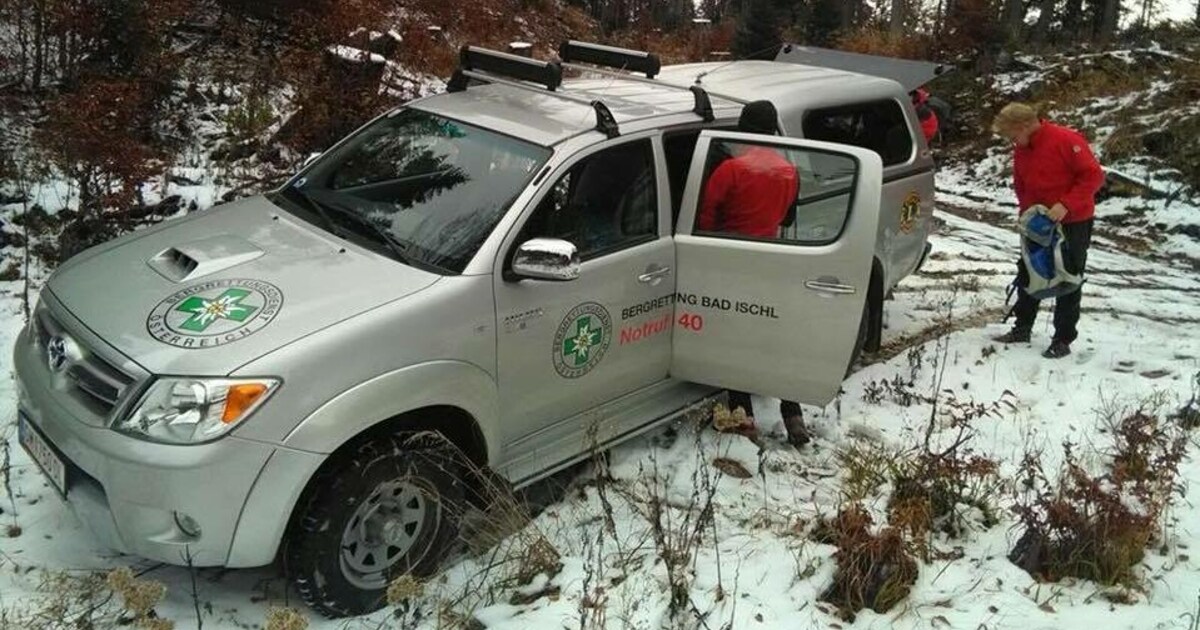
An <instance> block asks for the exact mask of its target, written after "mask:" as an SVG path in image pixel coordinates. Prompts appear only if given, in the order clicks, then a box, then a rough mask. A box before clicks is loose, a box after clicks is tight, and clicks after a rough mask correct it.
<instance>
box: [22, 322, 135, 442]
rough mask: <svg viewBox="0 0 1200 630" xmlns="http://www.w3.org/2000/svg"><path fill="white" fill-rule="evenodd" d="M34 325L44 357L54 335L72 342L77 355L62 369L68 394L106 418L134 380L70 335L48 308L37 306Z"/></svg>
mask: <svg viewBox="0 0 1200 630" xmlns="http://www.w3.org/2000/svg"><path fill="white" fill-rule="evenodd" d="M34 325H35V330H36V333H37V339H38V347H39V348H40V349H41V352H42V354H43V356H47V354H46V353H47V349H48V348H49V344H50V340H52V339H53V338H55V337H67V338H70V339H71V340H72V341H73V342H74V343H75V345H76V346H77V347H78V350H79V355H80V356H78V357H72V358H73V361H72V362H71V363H70V364H69V365H68V367H67V368H66V370H65V372H64V375H65V376H66V381H67V384H68V388H67V393H68V394H69V395H70V396H71V397H72V398H74V399H75V400H76V401H77V402H79V403H80V404H81V405H83V406H84V407H86V408H87V409H88V410H89V411H91V412H92V413H94V414H96V415H97V416H100V417H102V418H107V417H108V416H109V415H110V414H111V413H112V411H113V409H115V408H116V406H117V404H118V403H119V402H120V401H121V397H122V396H124V395H125V393H126V392H128V391H129V389H130V387H131V386H132V385H133V384H134V382H135V379H134V378H133V377H132V376H130V375H128V374H126V373H125V372H123V371H121V370H120V369H118V368H117V367H116V366H114V365H112V364H111V363H109V362H108V361H105V360H104V359H103V358H101V357H100V356H99V355H98V354H96V352H95V351H94V350H93V349H91V348H88V347H87V346H85V345H84V344H83V342H82V341H80V339H79V338H78V337H75V336H73V335H71V334H70V332H68V331H67V330H66V329H65V328H64V327H63V326H62V324H60V323H59V322H58V321H57V320H56V319H55V318H54V317H53V316H52V315H51V314H50V312H49V311H48V310H47V309H38V313H37V315H36V317H35V319H34ZM47 360H49V359H48V356H47Z"/></svg>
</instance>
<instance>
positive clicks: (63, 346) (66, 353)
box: [46, 336, 79, 373]
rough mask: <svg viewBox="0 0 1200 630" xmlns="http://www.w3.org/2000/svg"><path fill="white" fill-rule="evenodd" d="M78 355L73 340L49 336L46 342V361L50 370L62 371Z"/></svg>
mask: <svg viewBox="0 0 1200 630" xmlns="http://www.w3.org/2000/svg"><path fill="white" fill-rule="evenodd" d="M78 357H79V351H78V348H77V347H76V346H75V342H74V341H72V340H71V339H69V338H67V337H62V336H56V337H51V338H50V341H48V342H47V343H46V361H47V364H48V365H49V366H50V371H51V372H56V373H57V372H62V371H64V370H66V369H67V367H69V366H70V365H71V363H73V362H74V361H75V360H76V359H77V358H78Z"/></svg>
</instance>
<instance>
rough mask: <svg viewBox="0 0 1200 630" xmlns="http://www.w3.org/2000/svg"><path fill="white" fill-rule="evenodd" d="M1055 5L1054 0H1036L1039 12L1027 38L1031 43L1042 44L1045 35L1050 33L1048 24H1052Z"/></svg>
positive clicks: (1044, 40)
mask: <svg viewBox="0 0 1200 630" xmlns="http://www.w3.org/2000/svg"><path fill="white" fill-rule="evenodd" d="M1057 5H1058V3H1057V2H1055V0H1038V3H1037V7H1038V10H1039V11H1040V12H1041V13H1040V15H1038V19H1037V22H1036V23H1035V24H1034V25H1033V34H1032V35H1031V36H1030V38H1029V39H1030V40H1031V41H1032V42H1033V43H1035V44H1043V43H1045V42H1046V37H1047V36H1048V35H1049V34H1050V26H1051V25H1052V24H1054V18H1055V9H1056V8H1057Z"/></svg>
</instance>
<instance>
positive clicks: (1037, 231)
mask: <svg viewBox="0 0 1200 630" xmlns="http://www.w3.org/2000/svg"><path fill="white" fill-rule="evenodd" d="M1046 212H1047V210H1046V207H1045V206H1033V207H1032V208H1030V209H1029V210H1027V211H1025V213H1024V214H1022V215H1021V218H1020V219H1019V220H1018V225H1019V227H1020V232H1021V260H1022V261H1023V262H1024V263H1025V269H1026V271H1028V274H1027V276H1028V281H1027V282H1026V283H1025V286H1022V287H1020V288H1021V289H1023V290H1024V291H1025V293H1026V294H1028V295H1029V297H1032V298H1033V299H1035V300H1044V299H1046V298H1052V297H1058V296H1060V295H1067V294H1068V293H1071V292H1074V291H1078V290H1079V288H1080V287H1081V286H1083V282H1084V279H1083V275H1082V274H1074V273H1071V272H1069V271H1067V268H1066V265H1065V262H1064V261H1065V260H1066V251H1067V239H1066V237H1065V236H1064V235H1063V229H1062V226H1061V225H1059V224H1058V223H1055V222H1054V221H1053V220H1051V219H1050V217H1048V216H1046ZM1013 285H1014V286H1017V283H1016V282H1015V281H1014V282H1013Z"/></svg>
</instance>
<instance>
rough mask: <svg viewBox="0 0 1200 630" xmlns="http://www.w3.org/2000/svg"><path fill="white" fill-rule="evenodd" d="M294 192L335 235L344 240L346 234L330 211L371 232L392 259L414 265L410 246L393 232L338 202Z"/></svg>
mask: <svg viewBox="0 0 1200 630" xmlns="http://www.w3.org/2000/svg"><path fill="white" fill-rule="evenodd" d="M294 190H295V191H296V192H297V193H299V194H300V196H302V197H304V199H305V200H306V201H308V203H309V205H311V206H312V207H314V208H316V209H317V211H318V213H319V214H320V215H321V216H322V217H323V219H324V220H325V221H326V223H328V224H329V226H330V227H331V229H330V231H331V232H333V233H334V234H337V235H338V236H341V237H343V238H344V237H345V234H344V233H343V231H342V229H341V228H340V226H338V225H337V224H336V222H335V221H333V219H332V217H330V215H329V212H328V210H333V211H335V212H337V214H338V216H340V217H344V218H346V219H349V220H350V222H351V223H353V224H354V225H355V226H356V227H361V228H365V229H366V230H367V231H369V232H370V235H371V236H374V237H375V238H374V239H372V240H375V241H376V242H378V243H379V244H381V245H383V246H384V247H386V248H387V250H388V252H389V253H391V254H392V257H394V258H395V259H396V260H399V261H400V262H402V263H404V264H406V265H412V264H413V260H412V256H410V255H409V253H408V244H407V243H405V242H404V241H402V240H400V239H398V238H396V237H395V236H394V235H393V234H392V233H391V232H388V231H387V230H385V229H383V228H382V227H380V226H379V225H377V224H375V222H373V221H371V220H370V219H368V218H366V217H364V216H362V215H361V214H359V213H357V212H355V211H354V210H353V209H351V208H349V207H347V206H343V205H341V204H339V203H337V202H334V201H330V200H327V199H317V198H316V197H314V196H313V195H312V194H311V193H309V192H307V191H304V190H300V189H298V188H297V189H294ZM355 231H356V232H358V233H359V234H362V232H361V231H359V230H355Z"/></svg>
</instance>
